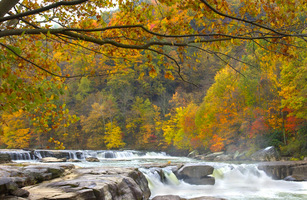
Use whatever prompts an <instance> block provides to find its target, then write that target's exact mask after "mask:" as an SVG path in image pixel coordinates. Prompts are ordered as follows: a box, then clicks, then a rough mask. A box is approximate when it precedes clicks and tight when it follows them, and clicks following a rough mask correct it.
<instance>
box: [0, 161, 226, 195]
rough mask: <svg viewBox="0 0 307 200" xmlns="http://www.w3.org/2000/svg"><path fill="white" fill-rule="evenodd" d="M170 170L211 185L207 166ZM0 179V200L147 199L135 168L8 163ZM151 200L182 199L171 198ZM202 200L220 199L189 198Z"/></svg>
mask: <svg viewBox="0 0 307 200" xmlns="http://www.w3.org/2000/svg"><path fill="white" fill-rule="evenodd" d="M163 167H164V166H163ZM173 168H174V169H175V171H176V172H175V173H176V174H177V176H178V177H181V178H182V179H183V180H185V181H187V180H193V181H194V182H195V181H196V182H197V184H214V178H213V177H210V178H209V177H208V175H209V174H211V173H212V172H213V167H211V166H207V165H184V166H181V167H180V168H178V166H173ZM155 170H157V171H159V173H161V172H162V168H159V167H155ZM0 176H1V178H0V199H3V200H55V199H65V200H96V199H97V200H114V199H115V200H147V199H149V197H150V195H151V193H150V189H149V187H148V181H147V179H146V177H145V176H144V174H143V173H142V172H140V171H139V169H137V168H122V167H121V168H116V167H103V168H102V167H95V168H78V167H75V166H74V165H73V164H58V163H57V164H26V163H23V164H17V163H15V164H13V163H10V164H4V165H0ZM208 180H209V181H208ZM212 180H213V183H212ZM154 199H155V200H186V199H185V198H180V197H179V196H174V195H166V196H157V197H155V198H154ZM206 199H208V200H220V199H221V198H214V197H201V198H193V200H206Z"/></svg>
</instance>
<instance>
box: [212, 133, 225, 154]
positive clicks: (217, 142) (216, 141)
mask: <svg viewBox="0 0 307 200" xmlns="http://www.w3.org/2000/svg"><path fill="white" fill-rule="evenodd" d="M224 140H225V139H223V138H221V137H219V136H218V135H216V134H214V135H213V137H212V139H211V141H210V143H211V144H212V145H211V147H210V150H211V151H212V152H218V151H222V150H223V149H224V147H225V145H224Z"/></svg>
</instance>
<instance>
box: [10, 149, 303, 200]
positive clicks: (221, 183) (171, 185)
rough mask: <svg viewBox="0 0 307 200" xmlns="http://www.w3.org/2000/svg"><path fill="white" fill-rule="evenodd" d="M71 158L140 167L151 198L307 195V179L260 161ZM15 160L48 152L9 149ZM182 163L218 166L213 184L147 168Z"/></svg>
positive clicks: (276, 199)
mask: <svg viewBox="0 0 307 200" xmlns="http://www.w3.org/2000/svg"><path fill="white" fill-rule="evenodd" d="M64 152H66V154H67V156H68V157H69V158H71V159H78V160H80V161H81V162H76V163H73V164H74V165H76V166H79V167H97V166H101V167H103V166H108V167H110V166H114V167H115V166H116V167H137V168H139V169H140V171H142V172H143V173H144V174H145V176H146V178H147V179H148V182H149V187H150V189H151V193H152V195H151V198H153V197H155V196H157V195H178V196H181V197H184V198H193V197H200V196H212V197H220V198H225V199H228V200H284V199H286V200H303V199H305V200H306V199H307V182H291V181H283V180H273V179H272V178H270V177H269V176H267V175H266V174H265V172H264V171H261V170H258V168H257V163H254V164H235V163H222V162H203V161H199V160H194V159H191V158H187V157H174V156H169V155H167V154H166V153H162V152H158V153H157V152H141V151H133V150H126V151H90V150H87V151H69V150H67V151H64ZM10 154H11V157H12V158H14V161H15V162H38V160H37V158H41V157H45V156H46V152H44V151H39V150H37V151H35V152H34V155H35V156H33V153H32V154H30V152H27V151H22V150H15V151H10ZM90 156H92V157H97V158H98V159H99V160H100V162H87V161H86V160H85V158H86V157H90ZM179 163H183V164H184V163H195V164H206V165H211V166H213V167H214V168H215V171H214V174H213V176H214V177H215V184H214V185H191V184H187V183H185V182H184V181H182V180H178V179H177V177H176V176H175V175H174V174H173V173H172V170H171V169H170V167H166V168H164V170H163V171H164V173H165V177H166V181H164V182H161V178H160V177H159V175H158V174H157V173H156V171H155V170H152V169H150V168H145V167H144V166H150V165H163V164H170V165H176V164H179Z"/></svg>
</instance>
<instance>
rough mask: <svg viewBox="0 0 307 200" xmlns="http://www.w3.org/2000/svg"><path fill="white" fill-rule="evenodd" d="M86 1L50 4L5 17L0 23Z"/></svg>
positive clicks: (0, 18) (78, 0) (77, 0)
mask: <svg viewBox="0 0 307 200" xmlns="http://www.w3.org/2000/svg"><path fill="white" fill-rule="evenodd" d="M14 1H16V0H14ZM86 1H88V0H75V1H60V2H57V3H54V4H51V5H49V6H45V7H42V8H39V9H35V10H30V11H26V12H24V13H19V14H16V15H11V16H7V17H0V22H4V21H7V20H11V19H18V18H20V17H25V16H29V15H34V14H38V13H41V12H44V11H47V10H50V9H53V8H57V7H60V6H73V5H78V4H82V3H84V2H86ZM17 2H18V1H17ZM17 2H16V3H17ZM16 3H15V4H16Z"/></svg>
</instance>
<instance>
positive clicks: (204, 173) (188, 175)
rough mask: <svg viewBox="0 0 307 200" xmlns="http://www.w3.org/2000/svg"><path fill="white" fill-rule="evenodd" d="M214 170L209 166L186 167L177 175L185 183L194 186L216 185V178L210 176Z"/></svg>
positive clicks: (177, 172)
mask: <svg viewBox="0 0 307 200" xmlns="http://www.w3.org/2000/svg"><path fill="white" fill-rule="evenodd" d="M213 170H214V168H213V167H212V166H209V165H201V164H198V165H195V164H194V165H189V164H187V165H184V166H183V167H181V168H180V169H179V170H178V171H176V172H175V173H176V175H177V177H178V178H179V179H182V180H183V181H184V182H186V183H189V184H193V185H214V184H215V179H214V177H211V176H208V175H211V174H212V173H213Z"/></svg>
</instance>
